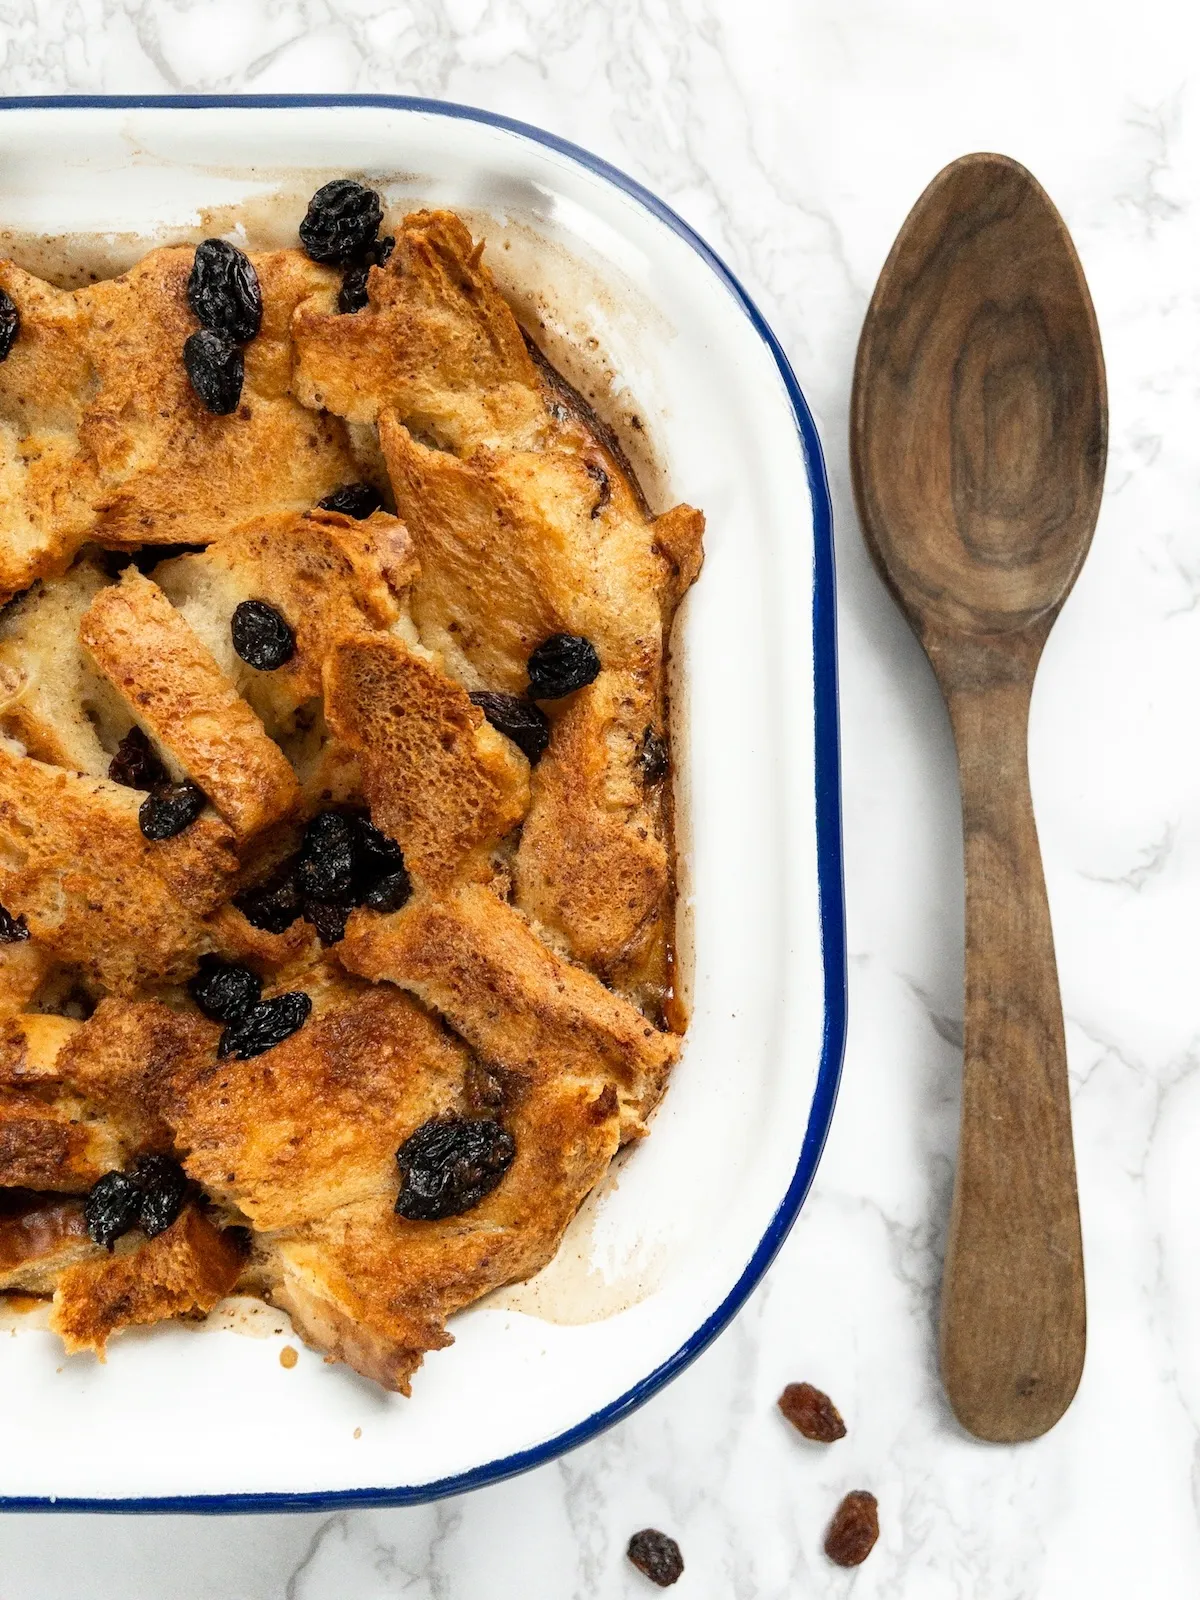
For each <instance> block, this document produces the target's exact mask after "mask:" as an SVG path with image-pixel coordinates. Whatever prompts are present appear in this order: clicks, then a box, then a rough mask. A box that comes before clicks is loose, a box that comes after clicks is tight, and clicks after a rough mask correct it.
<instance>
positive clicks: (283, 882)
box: [233, 858, 303, 933]
mask: <svg viewBox="0 0 1200 1600" xmlns="http://www.w3.org/2000/svg"><path fill="white" fill-rule="evenodd" d="M233 903H234V905H235V906H236V907H237V908H238V910H239V911H240V912H241V913H242V915H243V916H244V917H245V919H246V921H247V922H248V923H250V924H251V926H252V927H255V928H261V929H262V931H263V932H264V933H283V932H284V931H285V930H286V929H288V928H290V927H291V925H292V923H293V922H295V920H296V918H297V917H298V916H299V915H300V912H301V909H302V907H303V901H302V900H301V898H300V891H299V889H298V888H297V887H296V863H295V859H294V858H293V859H292V860H290V861H285V862H284V864H283V866H282V867H280V868H279V869H278V871H276V872H275V873H273V874H272V876H271V877H270V878H268V879H267V881H266V883H264V884H260V885H259V887H258V888H256V889H245V890H243V891H242V893H241V894H239V895H235V896H234V901H233Z"/></svg>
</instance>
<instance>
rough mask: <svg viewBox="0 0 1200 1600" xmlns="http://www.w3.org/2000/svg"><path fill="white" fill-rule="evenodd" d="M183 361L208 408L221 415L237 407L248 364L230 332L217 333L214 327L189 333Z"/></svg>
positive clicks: (193, 385) (225, 414)
mask: <svg viewBox="0 0 1200 1600" xmlns="http://www.w3.org/2000/svg"><path fill="white" fill-rule="evenodd" d="M183 364H184V366H185V367H186V368H187V375H188V377H189V378H190V379H191V384H192V388H193V389H194V390H195V391H196V393H197V395H198V396H199V397H200V402H201V404H202V405H203V406H204V407H205V409H206V410H208V411H211V412H212V413H213V415H214V416H217V417H227V416H228V415H229V414H230V412H231V411H236V410H237V408H238V401H239V400H240V399H241V398H242V382H243V380H244V378H245V376H246V364H245V362H244V361H243V360H242V352H241V351H240V350H239V349H238V347H237V345H236V344H234V342H233V340H232V339H231V338H230V337H229V335H228V334H225V333H214V332H213V330H212V329H211V328H201V329H200V332H199V333H191V334H189V335H188V337H187V338H186V339H185V340H184V341H183Z"/></svg>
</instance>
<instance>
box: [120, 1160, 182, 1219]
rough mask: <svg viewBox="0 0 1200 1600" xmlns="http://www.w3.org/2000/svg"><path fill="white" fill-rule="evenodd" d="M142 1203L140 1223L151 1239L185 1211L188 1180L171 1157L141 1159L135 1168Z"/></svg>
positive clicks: (139, 1208)
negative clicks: (184, 1203) (184, 1204)
mask: <svg viewBox="0 0 1200 1600" xmlns="http://www.w3.org/2000/svg"><path fill="white" fill-rule="evenodd" d="M133 1181H134V1183H136V1184H137V1187H138V1190H139V1194H140V1202H139V1205H138V1222H139V1224H140V1225H141V1229H142V1232H143V1233H144V1234H145V1235H146V1237H147V1239H153V1238H155V1237H156V1236H157V1235H158V1234H160V1233H165V1232H166V1230H167V1229H168V1228H169V1227H170V1226H171V1224H172V1223H173V1222H174V1221H175V1218H176V1217H177V1216H178V1215H179V1213H180V1212H181V1211H182V1210H183V1202H184V1197H185V1196H186V1194H187V1177H186V1176H185V1174H184V1171H183V1168H182V1167H181V1166H180V1165H179V1163H178V1161H172V1160H171V1157H170V1156H139V1157H138V1159H137V1161H136V1162H135V1164H134V1168H133Z"/></svg>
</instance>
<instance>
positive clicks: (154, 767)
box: [108, 727, 170, 790]
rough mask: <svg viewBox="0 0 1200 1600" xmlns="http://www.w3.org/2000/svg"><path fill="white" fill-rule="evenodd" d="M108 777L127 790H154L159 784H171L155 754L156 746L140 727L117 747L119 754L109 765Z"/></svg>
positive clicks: (134, 729) (127, 735)
mask: <svg viewBox="0 0 1200 1600" xmlns="http://www.w3.org/2000/svg"><path fill="white" fill-rule="evenodd" d="M108 775H109V777H110V778H111V779H112V781H113V782H114V783H121V784H124V786H125V787H126V788H127V789H145V790H150V789H153V788H154V786H155V784H157V783H169V782H170V776H169V774H168V772H167V769H166V767H164V766H163V764H162V762H161V761H160V760H159V759H158V757H157V756H156V755H155V753H154V746H153V745H152V744H151V743H150V741H149V739H147V737H146V735H145V734H144V733H143V732H142V730H141V729H140V728H138V727H132V728H130V730H129V732H128V733H127V734H126V735H125V737H124V738H123V739H122V740H121V742H120V744H119V745H118V746H117V753H116V755H114V756H113V758H112V760H111V761H110V762H109V763H108Z"/></svg>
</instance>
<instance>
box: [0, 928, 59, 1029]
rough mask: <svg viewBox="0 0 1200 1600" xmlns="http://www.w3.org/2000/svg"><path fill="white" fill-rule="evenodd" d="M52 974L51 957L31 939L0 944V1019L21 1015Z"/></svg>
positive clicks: (47, 951) (52, 963) (52, 962)
mask: <svg viewBox="0 0 1200 1600" xmlns="http://www.w3.org/2000/svg"><path fill="white" fill-rule="evenodd" d="M53 970H54V957H53V956H52V955H51V953H50V952H49V950H43V949H42V947H41V945H37V944H34V943H33V941H32V940H31V939H23V940H22V941H21V942H20V943H19V944H0V1017H8V1016H12V1015H13V1013H14V1012H17V1011H24V1010H25V1009H26V1007H27V1006H29V1005H30V1003H31V1002H32V1001H33V1000H35V999H36V997H37V995H38V993H39V991H40V990H41V988H42V986H43V985H44V984H45V982H46V980H47V979H48V978H49V976H50V974H51V972H52V971H53Z"/></svg>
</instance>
